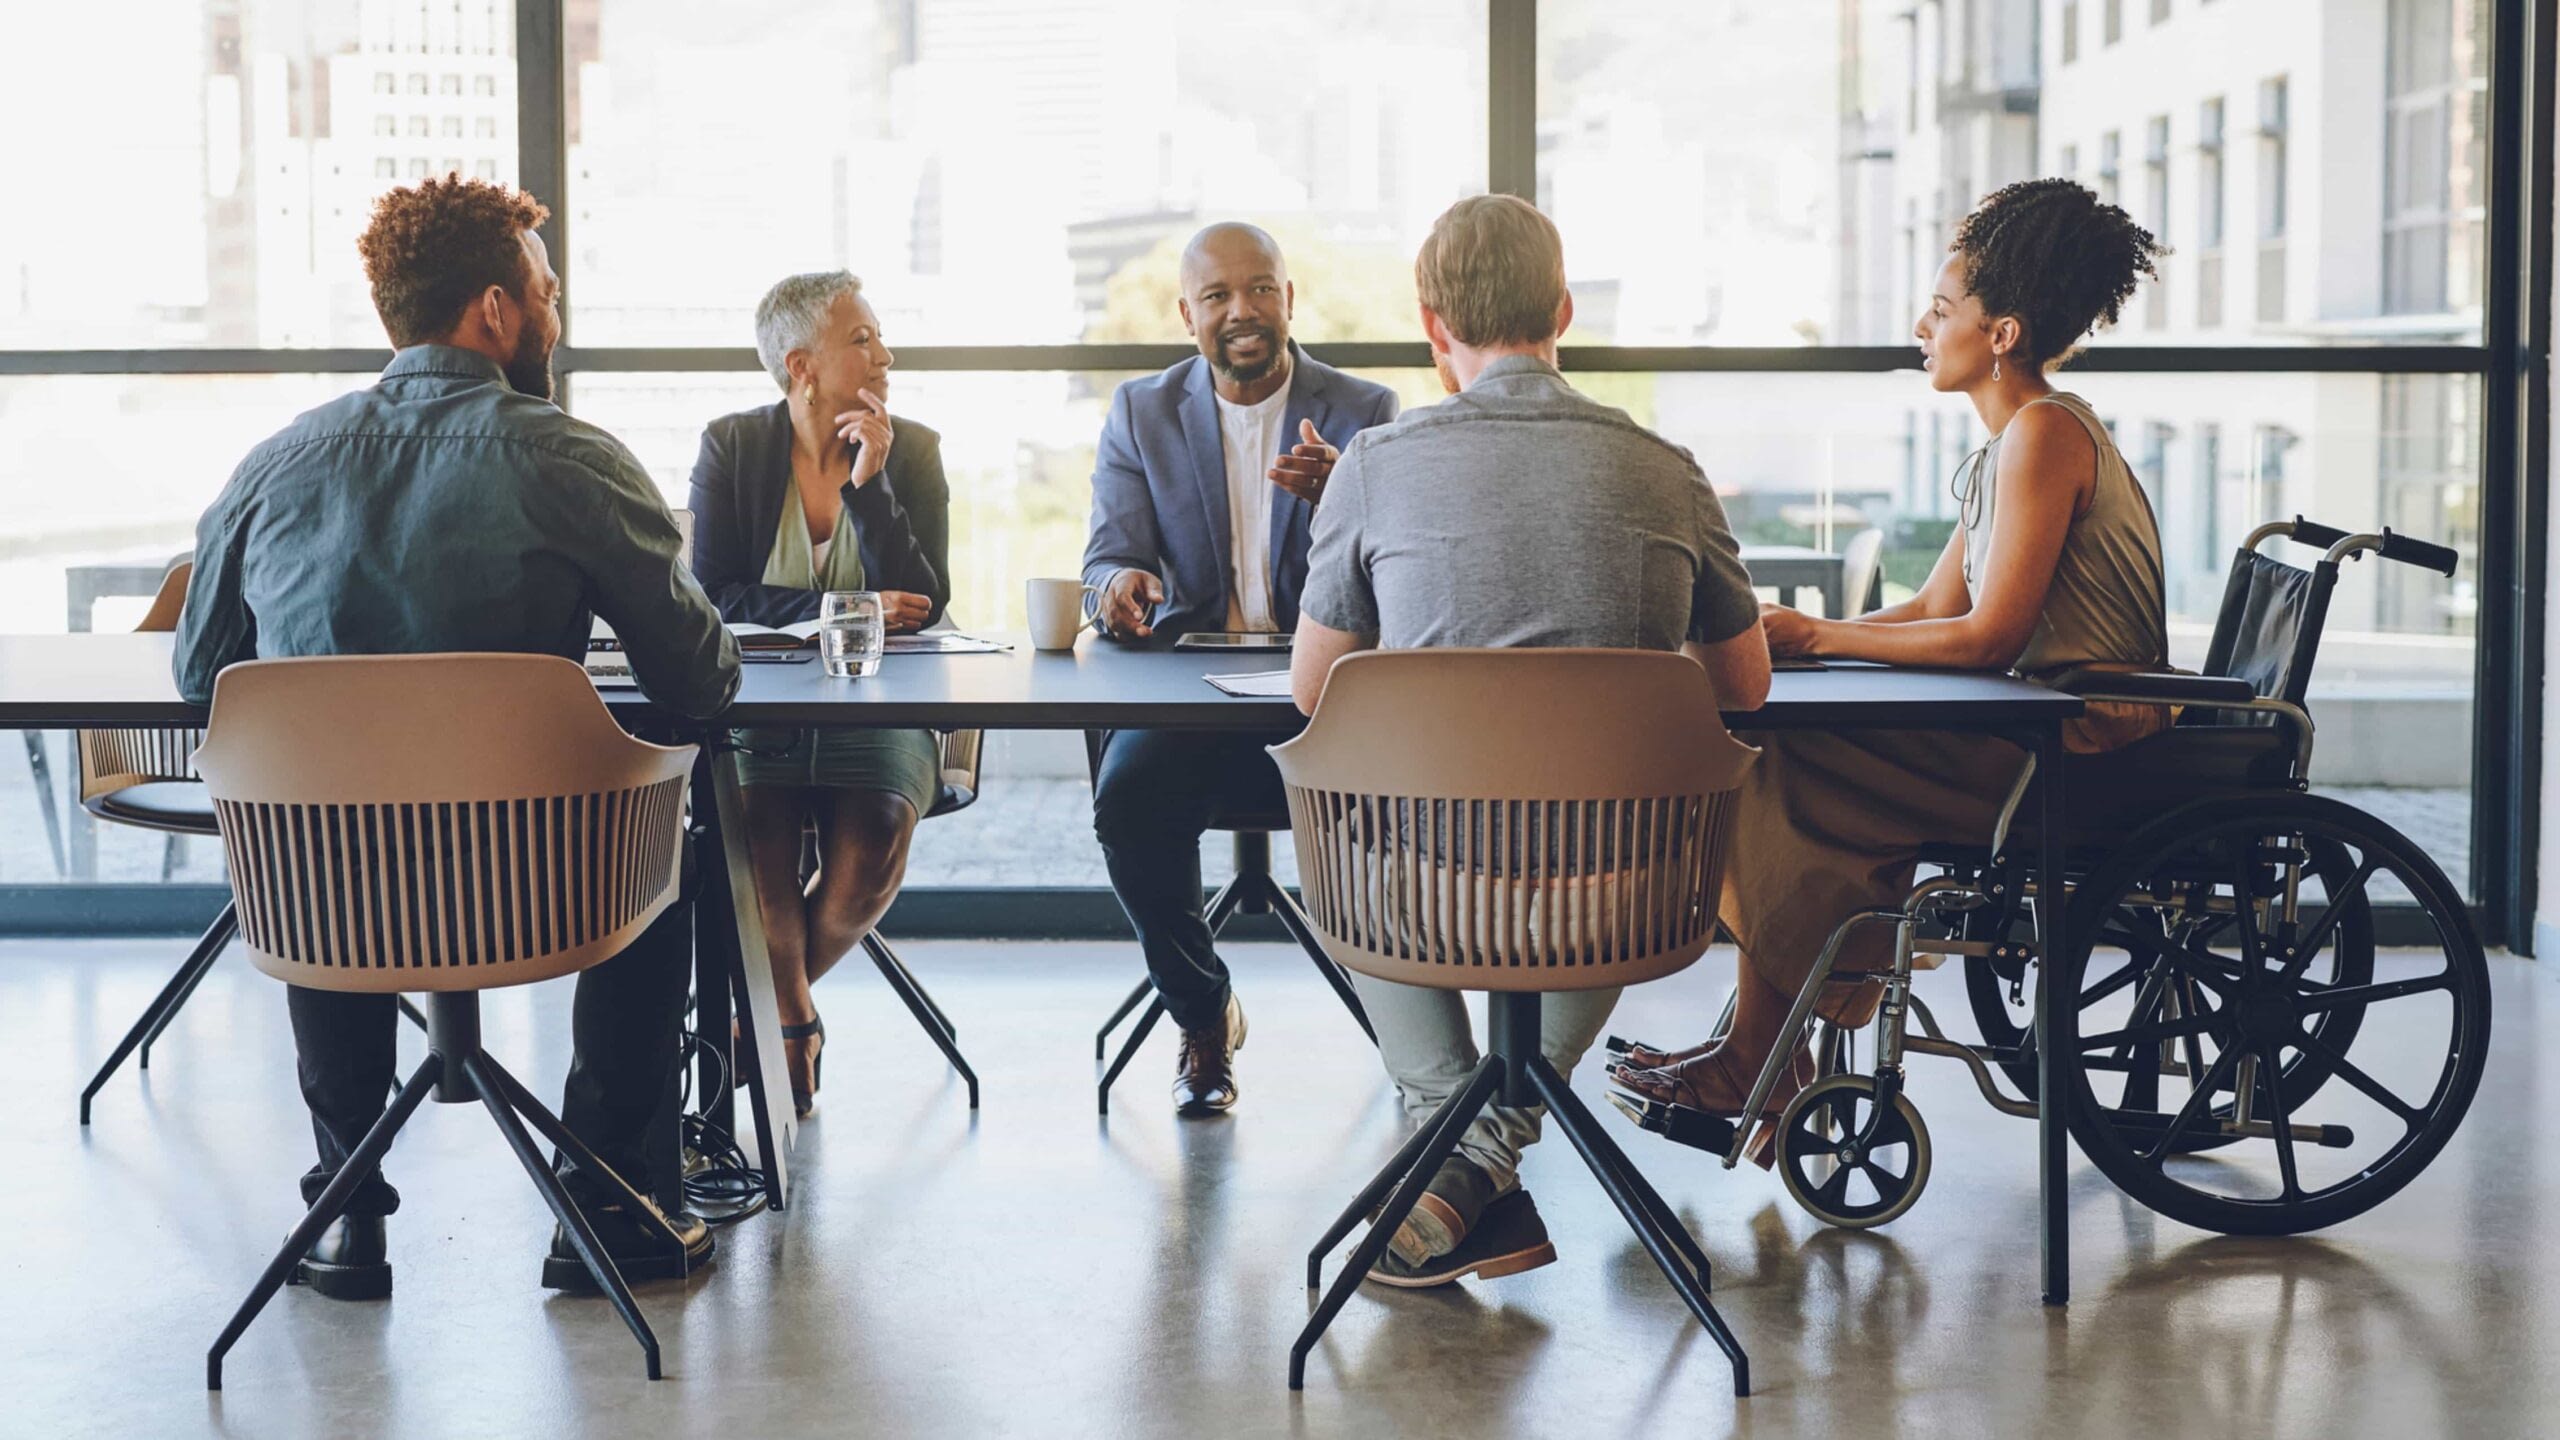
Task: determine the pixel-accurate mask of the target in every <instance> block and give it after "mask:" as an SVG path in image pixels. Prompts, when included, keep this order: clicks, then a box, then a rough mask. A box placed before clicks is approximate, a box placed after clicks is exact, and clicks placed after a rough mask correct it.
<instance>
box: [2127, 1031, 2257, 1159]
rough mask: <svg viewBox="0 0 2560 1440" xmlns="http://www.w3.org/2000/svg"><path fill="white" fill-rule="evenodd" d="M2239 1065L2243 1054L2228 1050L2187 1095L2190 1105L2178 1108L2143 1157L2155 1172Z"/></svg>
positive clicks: (2218, 1057) (2216, 1058) (2214, 1062)
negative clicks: (2166, 1126) (2232, 1069)
mask: <svg viewBox="0 0 2560 1440" xmlns="http://www.w3.org/2000/svg"><path fill="white" fill-rule="evenodd" d="M2239 1063H2240V1052H2239V1051H2238V1050H2236V1049H2233V1050H2225V1051H2223V1052H2222V1053H2221V1054H2220V1055H2218V1056H2216V1057H2214V1061H2213V1069H2212V1070H2210V1071H2208V1072H2207V1073H2206V1074H2205V1076H2204V1078H2202V1079H2201V1080H2198V1081H2197V1082H2196V1088H2195V1089H2194V1090H2193V1091H2192V1092H2190V1093H2189V1094H2188V1096H2187V1103H2186V1104H2184V1105H2181V1106H2179V1107H2178V1113H2177V1114H2176V1115H2175V1116H2172V1117H2171V1118H2170V1121H2169V1125H2168V1128H2166V1129H2164V1130H2162V1131H2161V1132H2160V1138H2159V1139H2158V1140H2157V1141H2155V1142H2153V1144H2152V1146H2151V1149H2150V1150H2149V1151H2148V1152H2146V1153H2145V1154H2144V1155H2143V1157H2142V1158H2143V1159H2144V1160H2145V1161H2146V1162H2148V1163H2149V1164H2150V1165H2151V1167H2152V1168H2153V1169H2158V1168H2159V1167H2160V1164H2161V1162H2162V1161H2163V1160H2165V1159H2166V1158H2167V1157H2168V1154H2169V1152H2170V1150H2171V1149H2173V1148H2174V1147H2175V1146H2176V1145H2177V1143H2178V1137H2179V1136H2181V1135H2184V1134H2185V1133H2187V1127H2188V1126H2190V1125H2193V1124H2194V1123H2196V1117H2197V1116H2199V1115H2202V1114H2203V1113H2204V1111H2205V1107H2206V1106H2208V1105H2211V1104H2212V1103H2213V1097H2214V1093H2215V1092H2216V1091H2219V1090H2220V1089H2221V1088H2222V1082H2223V1081H2225V1080H2227V1079H2229V1078H2230V1075H2231V1068H2232V1067H2233V1066H2235V1065H2237V1064H2239Z"/></svg>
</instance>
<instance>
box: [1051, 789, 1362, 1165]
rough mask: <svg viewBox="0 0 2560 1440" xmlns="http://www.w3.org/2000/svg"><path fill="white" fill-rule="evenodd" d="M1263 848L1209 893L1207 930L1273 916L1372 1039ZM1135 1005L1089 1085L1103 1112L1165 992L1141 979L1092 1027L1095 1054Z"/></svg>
mask: <svg viewBox="0 0 2560 1440" xmlns="http://www.w3.org/2000/svg"><path fill="white" fill-rule="evenodd" d="M1236 838H1237V839H1238V840H1239V841H1242V840H1244V839H1246V838H1247V837H1245V836H1242V835H1239V836H1237V837H1236ZM1256 838H1262V839H1264V840H1265V842H1266V846H1267V842H1268V837H1256ZM1245 853H1246V852H1245V850H1244V847H1243V846H1242V845H1239V846H1238V854H1239V856H1240V857H1241V856H1243V855H1244V854H1245ZM1263 853H1264V855H1265V856H1266V859H1265V862H1264V863H1263V864H1261V865H1253V864H1250V863H1247V864H1241V865H1239V866H1238V867H1237V870H1236V876H1235V878H1234V879H1232V880H1229V881H1228V882H1227V884H1226V888H1224V889H1222V890H1220V891H1219V892H1218V893H1217V894H1216V896H1214V897H1212V898H1211V899H1210V901H1209V908H1208V911H1207V913H1206V915H1205V917H1204V918H1206V919H1207V920H1208V922H1209V933H1210V934H1211V935H1216V934H1218V933H1219V932H1221V931H1223V930H1225V929H1226V928H1227V922H1228V921H1229V920H1232V919H1234V918H1235V917H1236V916H1237V915H1240V914H1242V915H1271V916H1275V917H1277V918H1278V919H1279V921H1280V926H1281V928H1282V929H1284V930H1287V931H1288V932H1289V936H1290V938H1291V939H1293V940H1296V941H1297V942H1298V948H1299V949H1301V950H1304V951H1305V952H1306V953H1307V958H1308V959H1309V960H1312V961H1314V962H1315V967H1316V970H1317V972H1318V973H1319V974H1321V975H1323V976H1324V978H1325V982H1326V983H1327V984H1329V985H1331V986H1332V987H1333V993H1334V996H1335V998H1337V999H1339V1000H1340V1001H1341V1002H1342V1005H1343V1008H1344V1009H1346V1010H1349V1011H1350V1012H1351V1018H1352V1020H1353V1021H1355V1022H1356V1023H1357V1024H1358V1025H1359V1026H1360V1033H1361V1034H1363V1035H1366V1036H1368V1037H1369V1043H1370V1044H1372V1045H1375V1044H1377V1043H1378V1032H1377V1030H1376V1029H1375V1028H1374V1027H1373V1026H1371V1025H1370V1023H1369V1011H1368V1008H1367V1007H1366V1006H1363V1005H1362V1004H1361V1003H1360V995H1359V992H1357V991H1355V990H1353V989H1352V988H1351V979H1350V977H1349V976H1347V975H1345V974H1343V972H1342V967H1341V966H1339V965H1336V964H1335V963H1333V957H1332V956H1330V955H1327V954H1326V953H1325V952H1324V945H1323V943H1322V942H1321V941H1319V940H1317V939H1316V932H1315V925H1314V923H1313V922H1311V921H1309V920H1308V919H1307V914H1306V912H1305V911H1304V910H1301V909H1299V908H1298V902H1297V901H1296V900H1293V899H1291V898H1290V896H1289V892H1288V891H1287V890H1285V889H1283V888H1281V885H1280V882H1279V881H1278V880H1276V879H1274V878H1273V877H1272V874H1271V870H1270V866H1269V863H1268V859H1267V856H1268V854H1269V851H1268V849H1267V848H1266V849H1265V850H1264V852H1263ZM1140 1005H1144V1006H1146V1011H1145V1013H1144V1014H1141V1015H1139V1016H1138V1023H1137V1025H1136V1027H1135V1028H1133V1029H1132V1030H1130V1032H1129V1038H1128V1039H1127V1040H1126V1041H1125V1042H1123V1043H1122V1045H1121V1046H1120V1053H1119V1054H1118V1055H1117V1056H1115V1057H1113V1059H1112V1061H1111V1068H1110V1069H1108V1070H1105V1071H1104V1072H1103V1074H1102V1081H1101V1083H1100V1084H1098V1085H1096V1086H1095V1087H1094V1105H1095V1108H1096V1109H1097V1110H1099V1111H1100V1112H1101V1113H1102V1114H1105V1115H1108V1114H1110V1113H1111V1086H1112V1084H1113V1083H1114V1082H1116V1081H1117V1080H1119V1078H1120V1072H1121V1071H1123V1070H1126V1069H1128V1068H1129V1062H1130V1061H1131V1060H1134V1059H1136V1058H1137V1055H1138V1047H1139V1046H1141V1045H1144V1044H1145V1043H1146V1041H1147V1036H1148V1034H1149V1033H1150V1032H1152V1031H1153V1030H1154V1029H1155V1028H1156V1022H1157V1021H1159V1020H1161V1019H1163V1018H1164V997H1162V996H1160V995H1157V994H1156V993H1155V982H1154V981H1152V980H1144V979H1142V980H1140V981H1139V982H1138V983H1137V985H1136V986H1135V987H1133V988H1132V989H1131V990H1130V991H1129V993H1128V994H1127V995H1126V996H1124V997H1123V998H1122V999H1121V1001H1120V1006H1119V1008H1118V1009H1116V1010H1113V1011H1112V1012H1111V1018H1110V1019H1108V1020H1105V1021H1103V1022H1102V1028H1101V1029H1099V1030H1096V1031H1095V1032H1093V1058H1094V1059H1096V1060H1099V1059H1101V1058H1102V1056H1103V1052H1104V1051H1105V1050H1106V1049H1108V1048H1109V1047H1110V1041H1111V1032H1112V1031H1113V1030H1115V1029H1117V1028H1118V1027H1119V1024H1120V1022H1121V1021H1123V1020H1125V1019H1127V1018H1129V1015H1130V1013H1131V1012H1132V1011H1135V1010H1137V1008H1138V1007H1139V1006H1140Z"/></svg>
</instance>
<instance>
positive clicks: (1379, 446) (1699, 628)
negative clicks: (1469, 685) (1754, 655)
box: [1299, 356, 1760, 650]
mask: <svg viewBox="0 0 2560 1440" xmlns="http://www.w3.org/2000/svg"><path fill="white" fill-rule="evenodd" d="M1299 608H1300V610H1301V612H1302V613H1304V614H1306V615H1309V616H1312V617H1314V618H1315V620H1316V621H1317V622H1318V623H1319V624H1323V625H1327V626H1330V627H1332V628H1333V629H1336V630H1342V631H1347V632H1349V633H1351V634H1355V635H1364V636H1372V637H1375V639H1376V640H1377V642H1378V644H1379V646H1380V647H1381V648H1384V649H1389V650H1399V649H1415V648H1420V647H1425V646H1484V647H1495V646H1587V647H1593V648H1608V649H1634V650H1676V649H1678V648H1680V643H1681V642H1682V641H1683V640H1697V641H1701V642H1704V643H1708V644H1713V643H1715V642H1717V641H1722V640H1730V639H1732V638H1733V637H1734V636H1736V635H1739V634H1741V633H1742V632H1743V631H1744V630H1746V629H1749V628H1750V627H1751V626H1753V625H1755V624H1757V623H1759V619H1760V605H1759V600H1758V598H1757V597H1756V596H1754V595H1753V594H1752V593H1751V579H1750V576H1749V574H1748V573H1747V572H1745V571H1744V569H1743V567H1742V558H1741V556H1740V554H1739V553H1738V551H1737V549H1736V546H1735V544H1734V539H1733V529H1732V527H1731V526H1730V525H1728V524H1726V522H1725V517H1724V506H1723V505H1722V504H1721V503H1719V502H1718V501H1717V499H1716V494H1715V491H1713V490H1711V489H1709V488H1708V487H1707V481H1706V476H1705V475H1703V474H1701V473H1700V472H1699V470H1698V464H1697V462H1696V461H1695V460H1692V459H1691V458H1689V452H1688V451H1686V450H1683V449H1681V448H1680V447H1679V446H1677V445H1674V444H1672V443H1670V442H1669V441H1667V440H1664V439H1663V438H1662V437H1661V436H1659V435H1656V434H1654V433H1653V432H1652V431H1650V430H1647V429H1645V428H1644V427H1643V426H1641V425H1638V424H1637V423H1636V422H1635V421H1633V420H1632V419H1629V418H1628V417H1627V415H1626V413H1625V412H1624V411H1620V410H1614V409H1611V408H1610V407H1608V406H1606V405H1602V404H1599V403H1598V402H1596V401H1593V400H1590V399H1588V398H1586V397H1584V396H1583V395H1581V394H1579V393H1578V392H1576V391H1575V390H1574V388H1573V387H1572V386H1571V385H1568V384H1566V383H1565V379H1564V377H1563V376H1562V375H1560V374H1558V373H1557V372H1556V370H1555V369H1554V367H1552V366H1549V365H1547V364H1544V363H1543V362H1541V361H1538V360H1535V359H1531V358H1529V357H1527V356H1505V357H1504V358H1502V359H1500V360H1496V361H1495V362H1493V363H1492V364H1491V365H1488V366H1486V367H1485V368H1484V370H1483V372H1482V373H1480V374H1478V375H1477V376H1476V380H1475V383H1474V384H1472V385H1469V386H1468V387H1467V388H1466V389H1465V390H1464V391H1462V392H1460V393H1459V394H1456V395H1453V396H1450V397H1449V398H1448V399H1446V400H1443V401H1441V402H1440V403H1439V404H1437V405H1432V406H1429V407H1427V408H1424V409H1419V410H1408V411H1406V412H1405V414H1404V415H1403V417H1402V418H1400V419H1398V420H1396V421H1395V422H1394V423H1392V424H1388V425H1382V426H1375V427H1372V428H1370V429H1367V430H1363V431H1361V432H1360V434H1359V435H1357V436H1355V437H1353V439H1352V441H1351V444H1350V445H1349V446H1348V447H1346V448H1345V449H1344V450H1343V452H1342V458H1341V460H1340V461H1339V462H1338V463H1337V464H1336V465H1335V466H1334V470H1333V477H1332V479H1331V480H1329V481H1328V482H1327V483H1326V485H1325V492H1324V501H1323V503H1322V504H1320V505H1318V506H1317V507H1316V517H1315V529H1314V544H1313V548H1312V549H1311V550H1310V551H1309V554H1308V561H1307V585H1306V592H1305V595H1304V597H1303V598H1302V599H1301V601H1300V602H1299Z"/></svg>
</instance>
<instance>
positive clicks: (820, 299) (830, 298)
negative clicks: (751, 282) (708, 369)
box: [756, 270, 862, 391]
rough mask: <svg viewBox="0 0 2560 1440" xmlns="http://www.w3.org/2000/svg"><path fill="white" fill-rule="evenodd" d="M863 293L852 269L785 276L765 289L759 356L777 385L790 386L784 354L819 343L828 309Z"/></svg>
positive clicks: (758, 310) (759, 305)
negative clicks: (847, 296) (844, 297)
mask: <svg viewBox="0 0 2560 1440" xmlns="http://www.w3.org/2000/svg"><path fill="white" fill-rule="evenodd" d="M861 293H862V281H861V280H860V279H858V278H857V277H856V276H855V275H854V273H853V272H852V271H850V270H812V271H809V272H808V273H807V274H805V275H790V276H785V277H784V278H783V279H782V280H781V281H779V282H777V283H776V284H775V285H774V287H773V288H772V289H770V290H767V291H766V292H764V299H762V300H760V301H758V302H756V359H758V360H760V361H762V362H764V373H766V374H767V375H770V376H772V377H773V383H774V384H776V385H779V386H781V387H782V388H783V389H784V390H786V391H788V390H789V389H790V388H791V368H790V367H789V366H787V365H785V364H783V363H782V362H783V357H785V356H787V355H789V354H790V353H791V352H792V351H794V350H806V349H808V348H809V347H810V345H812V344H813V343H815V342H816V340H817V338H818V327H820V326H822V325H824V324H826V323H827V312H828V311H829V310H832V309H834V308H835V303H836V301H837V300H838V299H839V298H840V297H842V296H846V295H859V294H861Z"/></svg>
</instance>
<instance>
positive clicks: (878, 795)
mask: <svg viewBox="0 0 2560 1440" xmlns="http://www.w3.org/2000/svg"><path fill="white" fill-rule="evenodd" d="M819 794H820V797H821V798H820V800H819V803H818V807H817V809H818V877H817V879H816V880H815V881H814V882H812V883H811V885H810V886H809V893H808V900H807V912H806V913H807V932H808V942H807V943H808V973H809V978H810V979H811V980H812V981H814V980H816V979H817V978H818V977H820V976H822V975H824V974H826V973H827V972H828V971H829V970H832V969H834V968H835V964H836V962H837V961H839V960H842V959H843V958H844V957H845V955H846V954H847V953H848V952H850V951H851V950H852V949H853V947H854V946H856V945H858V944H860V943H862V937H863V936H865V935H868V934H870V933H871V928H872V927H873V926H875V925H877V924H879V923H880V917H881V916H882V915H883V914H885V913H887V911H888V909H889V902H890V901H892V900H894V899H896V898H897V895H898V884H899V882H900V881H902V880H904V879H905V878H906V874H907V846H908V843H909V842H910V841H912V840H913V839H914V838H915V833H916V807H915V806H914V805H913V804H912V803H910V802H909V801H908V800H907V797H905V796H904V795H899V794H895V793H893V792H890V791H886V790H826V791H821V792H819Z"/></svg>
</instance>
